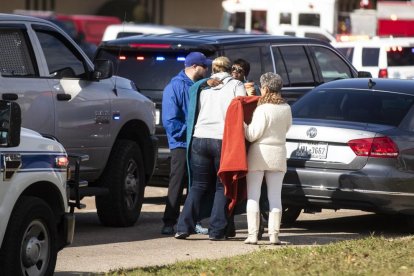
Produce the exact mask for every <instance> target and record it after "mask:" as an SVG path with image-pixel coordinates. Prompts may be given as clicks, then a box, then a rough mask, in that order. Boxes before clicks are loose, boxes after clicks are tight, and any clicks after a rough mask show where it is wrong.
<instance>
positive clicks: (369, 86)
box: [368, 79, 376, 89]
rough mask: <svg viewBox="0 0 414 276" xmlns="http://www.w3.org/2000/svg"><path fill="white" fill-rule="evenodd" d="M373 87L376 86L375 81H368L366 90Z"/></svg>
mask: <svg viewBox="0 0 414 276" xmlns="http://www.w3.org/2000/svg"><path fill="white" fill-rule="evenodd" d="M375 85H376V82H375V81H373V80H372V79H369V80H368V88H369V89H372V87H374V86H375Z"/></svg>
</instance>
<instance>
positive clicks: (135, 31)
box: [102, 23, 188, 41]
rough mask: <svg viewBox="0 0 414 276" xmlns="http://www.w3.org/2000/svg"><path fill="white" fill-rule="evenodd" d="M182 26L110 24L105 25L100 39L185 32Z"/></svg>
mask: <svg viewBox="0 0 414 276" xmlns="http://www.w3.org/2000/svg"><path fill="white" fill-rule="evenodd" d="M187 32H188V31H187V30H186V29H183V28H179V27H174V26H166V25H157V24H133V23H125V24H112V25H109V26H108V27H106V29H105V32H104V34H103V36H102V41H107V40H113V39H117V38H121V37H127V36H132V35H142V34H168V33H187Z"/></svg>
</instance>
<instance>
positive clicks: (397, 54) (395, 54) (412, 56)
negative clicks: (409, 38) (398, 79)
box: [387, 47, 414, 66]
mask: <svg viewBox="0 0 414 276" xmlns="http://www.w3.org/2000/svg"><path fill="white" fill-rule="evenodd" d="M387 61H388V66H414V47H395V48H394V49H393V48H391V49H387Z"/></svg>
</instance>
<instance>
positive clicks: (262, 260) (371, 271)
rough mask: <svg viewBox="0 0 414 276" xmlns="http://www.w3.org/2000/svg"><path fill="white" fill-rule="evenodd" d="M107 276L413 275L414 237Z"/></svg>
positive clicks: (267, 252)
mask: <svg viewBox="0 0 414 276" xmlns="http://www.w3.org/2000/svg"><path fill="white" fill-rule="evenodd" d="M218 246H219V245H218ZM107 275H200V276H207V275H375V276H377V275H384V276H385V275H387V276H388V275H411V276H413V275H414V236H409V237H406V238H398V239H388V238H384V237H368V238H365V239H362V240H349V241H342V242H338V243H332V244H329V245H324V246H307V247H297V246H291V245H290V246H278V247H275V249H263V250H259V251H257V252H255V253H251V254H247V255H241V256H237V257H232V258H224V259H220V260H199V261H186V262H178V263H176V264H174V265H166V266H154V267H145V268H139V269H135V270H131V271H130V270H128V271H126V270H122V271H116V272H113V273H109V274H107Z"/></svg>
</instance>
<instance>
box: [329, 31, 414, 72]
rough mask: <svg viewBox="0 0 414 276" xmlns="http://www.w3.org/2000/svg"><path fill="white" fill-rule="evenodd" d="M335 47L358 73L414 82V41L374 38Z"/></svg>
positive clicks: (337, 43)
mask: <svg viewBox="0 0 414 276" xmlns="http://www.w3.org/2000/svg"><path fill="white" fill-rule="evenodd" d="M332 45H333V46H334V47H335V48H336V49H338V50H339V51H340V52H341V53H342V54H343V55H344V56H345V57H346V58H347V59H348V60H349V61H351V62H352V64H353V65H354V66H355V67H356V68H357V69H358V70H361V71H368V72H370V73H371V75H372V76H373V77H379V78H396V79H414V38H373V39H370V40H364V41H352V42H336V43H332Z"/></svg>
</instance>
